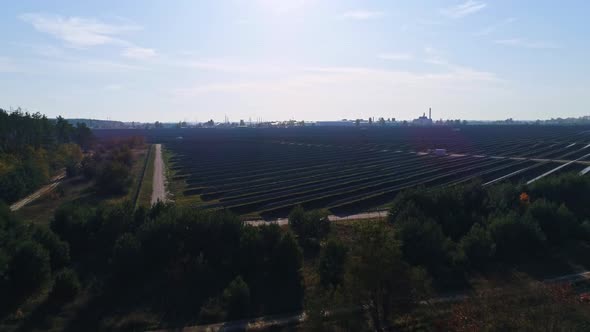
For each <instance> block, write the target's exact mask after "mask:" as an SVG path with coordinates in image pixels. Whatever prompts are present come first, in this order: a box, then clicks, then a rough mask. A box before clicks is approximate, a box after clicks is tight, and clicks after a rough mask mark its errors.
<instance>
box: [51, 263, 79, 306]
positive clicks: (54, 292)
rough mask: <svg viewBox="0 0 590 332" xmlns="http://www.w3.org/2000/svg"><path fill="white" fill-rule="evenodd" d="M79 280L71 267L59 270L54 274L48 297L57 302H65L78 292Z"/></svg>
mask: <svg viewBox="0 0 590 332" xmlns="http://www.w3.org/2000/svg"><path fill="white" fill-rule="evenodd" d="M80 288H81V286H80V280H78V275H77V274H76V272H74V270H72V269H65V270H62V271H60V272H59V273H58V274H57V275H56V276H55V281H54V283H53V288H52V289H51V294H50V298H51V299H53V300H54V301H58V302H66V301H69V300H71V299H73V298H74V297H75V296H76V295H78V293H79V292H80Z"/></svg>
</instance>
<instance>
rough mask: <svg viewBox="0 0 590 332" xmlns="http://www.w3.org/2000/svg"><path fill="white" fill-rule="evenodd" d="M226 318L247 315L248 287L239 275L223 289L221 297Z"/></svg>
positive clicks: (237, 317) (248, 303)
mask: <svg viewBox="0 0 590 332" xmlns="http://www.w3.org/2000/svg"><path fill="white" fill-rule="evenodd" d="M221 299H222V301H223V304H224V306H225V311H226V312H227V318H228V319H239V318H243V317H245V316H246V315H248V312H249V308H250V288H249V287H248V284H246V282H244V280H243V279H242V277H241V276H237V277H236V278H235V279H234V280H233V281H232V282H230V284H229V285H228V286H227V287H226V288H225V290H224V291H223V295H222V297H221Z"/></svg>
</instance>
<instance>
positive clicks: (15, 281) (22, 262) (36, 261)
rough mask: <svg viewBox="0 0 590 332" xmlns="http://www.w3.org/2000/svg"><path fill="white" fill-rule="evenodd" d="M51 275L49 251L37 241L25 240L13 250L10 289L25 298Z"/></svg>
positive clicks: (9, 274) (40, 286)
mask: <svg viewBox="0 0 590 332" xmlns="http://www.w3.org/2000/svg"><path fill="white" fill-rule="evenodd" d="M50 275H51V266H50V259H49V253H48V252H47V250H45V248H43V247H42V246H41V245H40V244H39V243H37V242H34V241H31V240H27V241H24V242H22V243H21V244H20V245H19V246H18V247H17V248H16V250H15V253H14V256H13V257H12V260H11V262H10V265H9V270H8V277H9V278H10V284H11V291H12V292H13V293H15V296H16V298H25V297H27V296H30V295H32V294H34V293H35V292H37V291H38V290H40V289H41V288H42V287H43V286H44V285H45V284H46V283H47V282H48V281H49V278H50Z"/></svg>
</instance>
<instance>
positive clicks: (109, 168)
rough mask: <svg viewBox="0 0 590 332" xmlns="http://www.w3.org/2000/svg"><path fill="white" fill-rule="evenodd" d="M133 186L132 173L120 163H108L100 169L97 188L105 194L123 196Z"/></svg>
mask: <svg viewBox="0 0 590 332" xmlns="http://www.w3.org/2000/svg"><path fill="white" fill-rule="evenodd" d="M130 185H131V171H130V169H129V167H128V166H126V165H125V164H122V163H120V162H116V161H113V162H106V163H105V164H103V165H102V167H101V168H100V169H99V171H98V174H97V177H96V186H97V189H98V191H99V192H101V193H103V194H123V193H126V192H127V190H129V186H130Z"/></svg>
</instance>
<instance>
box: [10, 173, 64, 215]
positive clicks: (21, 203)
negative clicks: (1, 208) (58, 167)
mask: <svg viewBox="0 0 590 332" xmlns="http://www.w3.org/2000/svg"><path fill="white" fill-rule="evenodd" d="M65 177H66V171H62V172H61V173H59V174H58V175H56V176H54V177H53V178H51V182H50V183H49V184H48V185H45V186H43V187H41V188H40V189H39V190H37V191H35V192H34V193H32V194H30V195H29V196H27V197H25V198H23V199H21V200H20V201H18V202H16V203H14V204H12V205H11V206H10V211H16V210H18V209H20V208H22V207H23V206H25V205H27V204H29V203H31V202H32V201H34V200H36V199H38V198H39V197H41V196H43V195H45V194H47V193H48V192H50V191H52V190H53V189H55V187H57V186H58V185H59V184H60V183H61V180H63V178H65Z"/></svg>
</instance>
